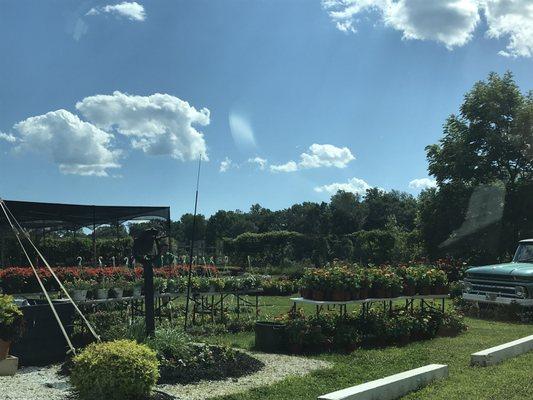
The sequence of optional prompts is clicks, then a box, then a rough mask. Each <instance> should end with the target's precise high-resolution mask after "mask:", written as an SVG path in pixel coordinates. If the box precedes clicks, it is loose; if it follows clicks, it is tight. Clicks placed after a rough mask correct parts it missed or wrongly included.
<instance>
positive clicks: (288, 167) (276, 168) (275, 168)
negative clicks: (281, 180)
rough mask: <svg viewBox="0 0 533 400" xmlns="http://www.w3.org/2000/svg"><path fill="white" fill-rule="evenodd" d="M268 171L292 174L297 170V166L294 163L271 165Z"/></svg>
mask: <svg viewBox="0 0 533 400" xmlns="http://www.w3.org/2000/svg"><path fill="white" fill-rule="evenodd" d="M270 170H271V171H272V172H294V171H297V170H298V164H296V163H295V162H294V161H289V162H286V163H285V164H279V165H271V166H270Z"/></svg>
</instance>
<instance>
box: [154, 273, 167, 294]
mask: <svg viewBox="0 0 533 400" xmlns="http://www.w3.org/2000/svg"><path fill="white" fill-rule="evenodd" d="M166 288H167V280H166V279H165V278H162V277H160V276H156V277H155V278H154V295H155V296H156V297H159V296H160V295H161V293H163V292H164V291H165V289H166Z"/></svg>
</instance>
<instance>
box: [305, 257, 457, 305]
mask: <svg viewBox="0 0 533 400" xmlns="http://www.w3.org/2000/svg"><path fill="white" fill-rule="evenodd" d="M447 290H448V279H447V277H446V273H445V272H444V271H441V270H438V269H436V268H429V267H425V266H411V267H398V268H392V267H390V266H385V267H380V268H374V267H373V268H362V267H358V266H355V265H341V264H333V265H332V266H329V267H326V268H313V269H308V270H307V271H306V272H305V274H304V276H303V277H302V279H301V280H300V294H301V295H302V297H304V298H308V299H312V300H328V301H348V300H358V299H366V298H391V297H398V296H400V295H405V296H414V295H416V294H421V295H427V294H444V293H447Z"/></svg>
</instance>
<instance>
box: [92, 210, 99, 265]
mask: <svg viewBox="0 0 533 400" xmlns="http://www.w3.org/2000/svg"><path fill="white" fill-rule="evenodd" d="M96 261H97V260H96V206H93V266H95V267H97V266H98V265H97V264H96Z"/></svg>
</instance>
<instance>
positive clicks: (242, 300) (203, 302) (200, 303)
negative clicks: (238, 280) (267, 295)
mask: <svg viewBox="0 0 533 400" xmlns="http://www.w3.org/2000/svg"><path fill="white" fill-rule="evenodd" d="M262 294H263V290H262V289H255V290H245V291H236V292H200V293H192V296H191V301H192V302H193V308H192V321H193V324H195V323H196V320H197V315H200V317H201V319H202V321H203V320H204V318H205V316H209V318H210V320H211V322H214V321H215V317H217V316H218V317H219V318H220V320H221V321H223V322H225V321H226V320H227V318H226V314H227V312H228V306H227V305H225V304H224V303H225V302H226V304H227V300H228V299H229V298H234V299H235V302H236V307H235V312H236V314H237V319H239V318H240V314H241V307H243V306H244V307H246V306H248V307H253V308H254V311H255V316H256V318H257V317H258V316H259V296H261V295H262ZM248 296H251V297H253V298H254V300H252V301H250V300H248V299H247V297H248Z"/></svg>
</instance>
